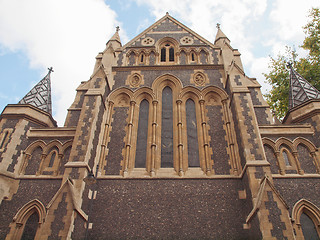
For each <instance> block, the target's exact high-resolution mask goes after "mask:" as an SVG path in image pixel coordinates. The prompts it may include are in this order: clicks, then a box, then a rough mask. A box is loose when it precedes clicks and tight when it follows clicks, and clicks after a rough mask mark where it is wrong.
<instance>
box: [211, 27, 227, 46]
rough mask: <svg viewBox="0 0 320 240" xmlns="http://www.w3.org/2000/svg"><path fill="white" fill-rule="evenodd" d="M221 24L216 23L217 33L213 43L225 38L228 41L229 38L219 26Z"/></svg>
mask: <svg viewBox="0 0 320 240" xmlns="http://www.w3.org/2000/svg"><path fill="white" fill-rule="evenodd" d="M220 26H221V24H220V23H217V29H218V31H217V34H216V39H215V41H214V43H216V42H217V41H218V40H219V39H227V40H228V42H230V40H229V39H228V37H227V36H226V35H225V34H224V33H223V32H222V30H221V28H220Z"/></svg>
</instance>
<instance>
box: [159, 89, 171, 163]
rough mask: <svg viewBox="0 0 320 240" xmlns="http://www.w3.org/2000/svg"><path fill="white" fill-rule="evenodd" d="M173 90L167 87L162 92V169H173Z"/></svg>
mask: <svg viewBox="0 0 320 240" xmlns="http://www.w3.org/2000/svg"><path fill="white" fill-rule="evenodd" d="M172 101H173V100H172V90H171V88H170V87H165V88H164V89H163V91H162V119H161V167H163V168H171V167H173V103H172Z"/></svg>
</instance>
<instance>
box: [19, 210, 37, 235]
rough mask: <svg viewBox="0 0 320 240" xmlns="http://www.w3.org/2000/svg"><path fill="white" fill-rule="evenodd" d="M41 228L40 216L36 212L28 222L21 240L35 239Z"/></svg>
mask: <svg viewBox="0 0 320 240" xmlns="http://www.w3.org/2000/svg"><path fill="white" fill-rule="evenodd" d="M38 226H39V216H38V214H37V213H36V212H34V213H33V214H32V215H31V216H30V217H29V218H28V220H27V222H26V224H25V226H24V229H23V234H22V237H21V239H34V238H35V236H36V233H37V230H38Z"/></svg>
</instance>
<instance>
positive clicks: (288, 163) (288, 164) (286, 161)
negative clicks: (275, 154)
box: [282, 150, 291, 166]
mask: <svg viewBox="0 0 320 240" xmlns="http://www.w3.org/2000/svg"><path fill="white" fill-rule="evenodd" d="M282 157H283V160H284V163H285V165H286V166H291V164H290V161H289V156H288V152H287V151H286V150H283V151H282Z"/></svg>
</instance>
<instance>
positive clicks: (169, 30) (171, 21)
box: [124, 13, 213, 49]
mask: <svg viewBox="0 0 320 240" xmlns="http://www.w3.org/2000/svg"><path fill="white" fill-rule="evenodd" d="M165 36H166V37H172V38H174V39H176V40H177V41H178V42H180V44H181V45H191V44H196V45H197V46H199V45H200V46H201V45H203V46H206V45H209V46H211V47H213V44H212V43H211V42H209V41H208V40H206V39H205V38H203V37H201V36H200V35H198V34H197V33H195V32H194V31H192V30H191V29H190V28H188V27H187V26H185V25H183V24H182V23H181V22H179V21H177V20H176V19H175V18H173V17H172V16H170V15H169V14H168V13H167V14H166V15H165V16H164V17H162V18H161V19H160V20H158V21H157V22H156V23H154V24H153V25H151V26H150V27H149V28H147V29H146V30H145V31H143V32H142V33H141V34H139V35H138V36H136V37H135V38H134V39H132V40H131V41H130V42H128V43H127V44H126V45H124V49H125V48H128V47H129V48H130V47H142V46H144V47H145V46H154V44H155V43H156V42H157V41H158V40H159V39H161V38H163V37H165Z"/></svg>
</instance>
